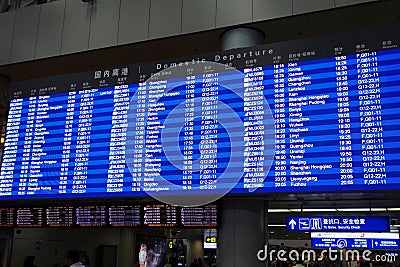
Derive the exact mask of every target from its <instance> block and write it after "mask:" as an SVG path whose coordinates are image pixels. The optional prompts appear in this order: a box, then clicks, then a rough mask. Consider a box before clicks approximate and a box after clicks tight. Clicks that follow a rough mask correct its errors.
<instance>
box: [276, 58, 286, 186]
mask: <svg viewBox="0 0 400 267" xmlns="http://www.w3.org/2000/svg"><path fill="white" fill-rule="evenodd" d="M273 67H274V74H273V75H274V77H273V78H274V79H273V80H274V109H273V111H274V113H273V115H274V120H275V165H274V171H275V172H274V173H275V177H274V179H275V187H284V186H287V183H286V182H287V180H286V177H287V161H286V160H287V155H286V148H287V145H286V125H287V124H286V121H287V118H286V104H285V96H286V94H285V78H286V73H285V65H284V64H275V65H274V66H273Z"/></svg>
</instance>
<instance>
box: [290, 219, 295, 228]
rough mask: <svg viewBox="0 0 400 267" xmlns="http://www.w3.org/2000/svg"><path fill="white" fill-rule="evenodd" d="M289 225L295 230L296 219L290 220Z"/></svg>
mask: <svg viewBox="0 0 400 267" xmlns="http://www.w3.org/2000/svg"><path fill="white" fill-rule="evenodd" d="M289 225H290V227H291V228H292V230H294V227H295V226H296V221H295V220H294V219H292V220H290V222H289Z"/></svg>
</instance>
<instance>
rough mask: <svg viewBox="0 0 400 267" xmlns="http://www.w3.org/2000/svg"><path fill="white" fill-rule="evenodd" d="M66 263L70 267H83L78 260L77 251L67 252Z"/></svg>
mask: <svg viewBox="0 0 400 267" xmlns="http://www.w3.org/2000/svg"><path fill="white" fill-rule="evenodd" d="M66 260H67V263H68V265H69V266H70V267H85V265H83V264H82V263H81V262H80V261H79V260H80V255H79V251H77V250H70V251H68V252H67V256H66Z"/></svg>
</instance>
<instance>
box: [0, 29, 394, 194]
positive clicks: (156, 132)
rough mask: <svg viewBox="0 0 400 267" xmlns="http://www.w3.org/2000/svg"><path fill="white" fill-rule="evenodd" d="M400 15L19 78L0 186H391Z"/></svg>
mask: <svg viewBox="0 0 400 267" xmlns="http://www.w3.org/2000/svg"><path fill="white" fill-rule="evenodd" d="M399 28H400V27H398V25H396V26H394V27H393V28H387V29H381V30H375V31H366V32H361V33H352V34H348V35H340V36H334V37H326V38H317V39H310V40H299V41H290V42H284V43H277V44H272V45H264V46H259V47H252V48H246V49H239V50H232V51H227V52H220V53H216V54H212V55H204V56H198V57H194V58H189V59H179V60H174V61H166V62H161V63H160V62H155V63H146V64H141V65H132V66H127V67H122V68H113V69H109V70H101V71H95V72H94V73H92V72H90V73H80V74H74V75H67V76H62V77H58V78H57V77H56V78H51V79H50V78H49V79H41V80H35V81H25V82H20V83H17V84H15V86H14V92H13V99H12V100H11V103H10V111H9V117H8V122H7V132H6V140H5V145H4V147H5V149H4V153H3V163H2V167H1V177H0V199H4V200H8V199H20V200H21V199H31V198H35V199H38V198H82V197H92V198H95V197H96V198H97V197H124V196H133V197H134V196H145V195H146V193H154V192H157V193H159V194H161V195H162V194H164V195H167V196H176V195H187V196H190V195H201V194H216V195H217V194H221V193H222V192H225V190H227V191H230V193H231V194H254V193H268V192H313V191H342V190H355V191H358V190H388V189H390V190H393V189H398V188H400V171H399V167H400V166H399V165H400V160H399V158H400V157H399V156H400V154H399V151H400V150H399V148H400V138H399V135H400V131H399V130H400V117H399V115H398V114H400V110H399V104H400V90H399V88H400V49H399V48H398V47H399V45H400V42H399V40H398V36H400V32H399ZM371 36H372V38H371ZM216 63H219V65H218V66H216ZM199 64H200V66H201V68H200V70H198V69H196V66H199ZM221 65H222V67H220V66H221ZM227 65H229V66H232V67H235V68H236V69H237V70H234V69H232V68H230V67H227ZM170 66H173V67H175V68H174V69H176V68H177V67H178V70H179V73H180V74H181V75H178V74H177V73H176V72H175V71H174V70H173V69H171V68H169V67H170ZM157 72H158V74H157V75H155V76H153V77H152V78H150V77H151V74H153V73H157Z"/></svg>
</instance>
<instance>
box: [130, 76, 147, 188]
mask: <svg viewBox="0 0 400 267" xmlns="http://www.w3.org/2000/svg"><path fill="white" fill-rule="evenodd" d="M147 91H148V85H147V82H145V81H142V82H140V83H139V87H138V89H137V93H136V96H137V97H136V98H135V100H134V102H135V103H134V107H136V112H135V116H134V119H135V122H134V125H135V136H134V140H133V142H134V143H133V146H134V147H133V169H132V191H140V186H141V185H142V179H143V178H144V173H145V172H144V160H145V159H146V158H147V156H146V144H145V134H146V126H145V119H146V112H148V110H147V98H148V92H147Z"/></svg>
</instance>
